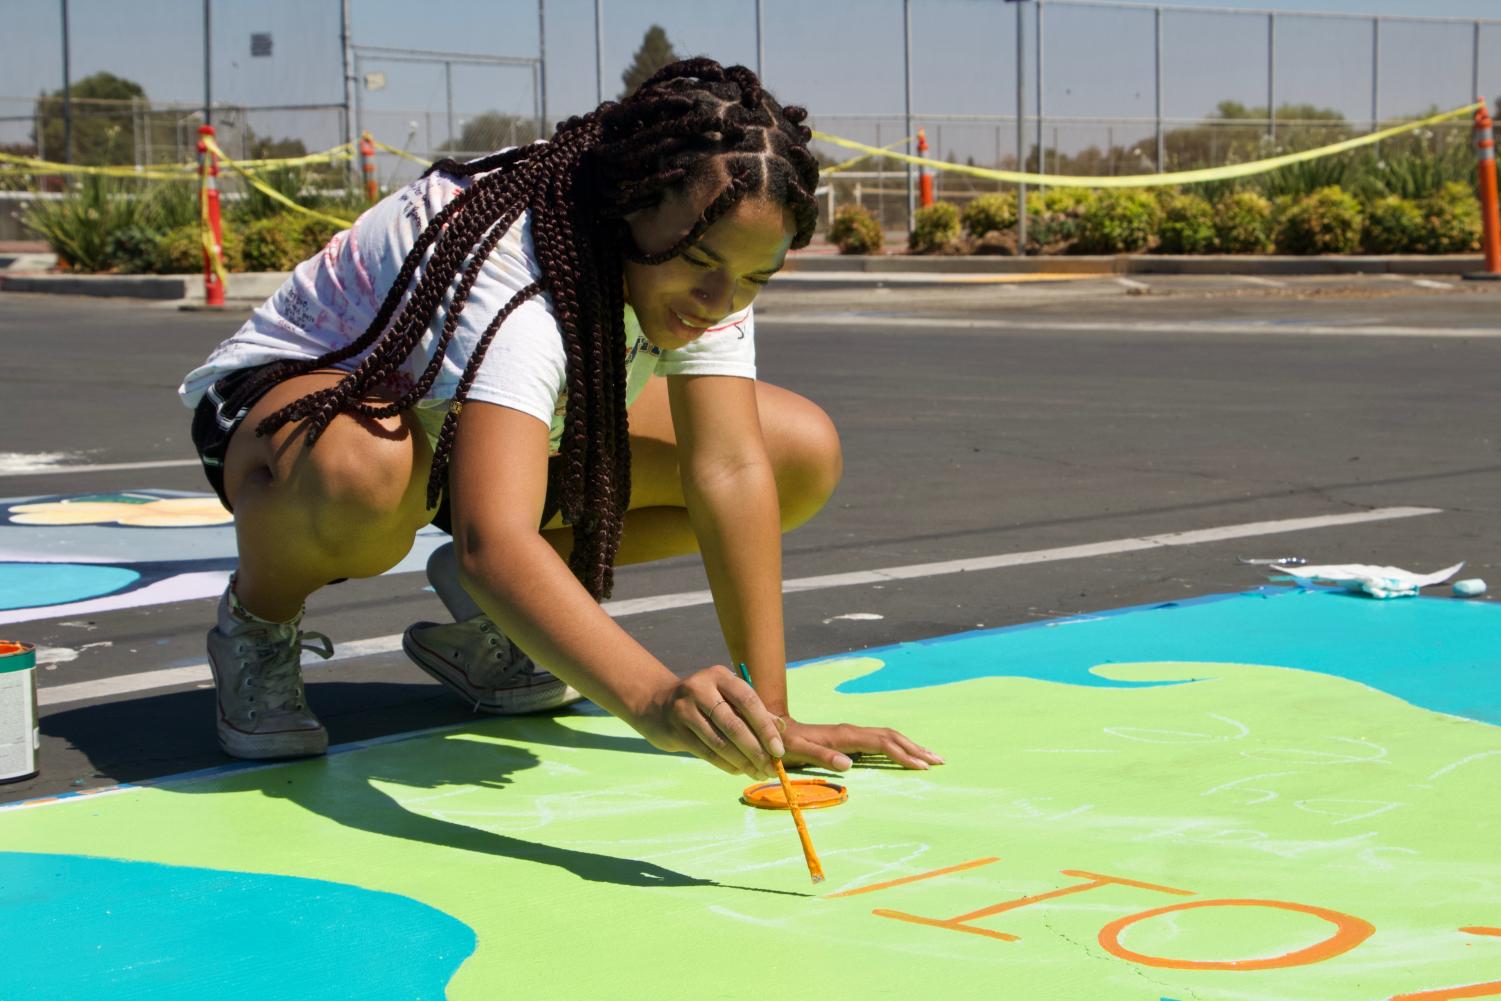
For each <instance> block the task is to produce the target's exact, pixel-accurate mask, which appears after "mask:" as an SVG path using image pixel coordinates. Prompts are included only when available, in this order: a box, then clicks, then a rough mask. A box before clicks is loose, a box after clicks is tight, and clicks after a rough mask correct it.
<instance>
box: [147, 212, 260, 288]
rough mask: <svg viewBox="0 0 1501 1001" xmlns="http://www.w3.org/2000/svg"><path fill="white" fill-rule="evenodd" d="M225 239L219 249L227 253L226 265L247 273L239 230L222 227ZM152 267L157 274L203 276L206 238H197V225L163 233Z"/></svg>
mask: <svg viewBox="0 0 1501 1001" xmlns="http://www.w3.org/2000/svg"><path fill="white" fill-rule="evenodd" d="M223 233H224V238H223V241H222V242H221V244H220V246H221V248H222V249H223V251H224V266H225V268H227V269H228V270H230V271H243V270H245V261H244V257H243V256H242V254H241V246H240V231H239V230H238V229H237V228H234V227H231V226H227V225H226V226H225V227H223ZM152 265H153V267H154V269H155V271H156V272H157V273H158V274H164V275H186V274H202V273H203V239H202V237H200V236H199V235H198V224H197V223H196V222H194V223H189V224H188V225H186V226H178V227H176V228H175V229H170V230H168V231H167V232H166V233H163V234H162V236H161V238H160V239H158V240H157V241H156V253H155V254H154V255H153V260H152Z"/></svg>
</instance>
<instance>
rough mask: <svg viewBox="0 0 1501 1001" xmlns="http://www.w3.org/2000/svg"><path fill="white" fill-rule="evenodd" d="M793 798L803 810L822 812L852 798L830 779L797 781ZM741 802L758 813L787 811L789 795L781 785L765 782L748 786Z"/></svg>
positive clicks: (793, 785) (846, 790)
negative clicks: (760, 811)
mask: <svg viewBox="0 0 1501 1001" xmlns="http://www.w3.org/2000/svg"><path fill="white" fill-rule="evenodd" d="M790 784H791V786H792V795H794V796H796V797H797V805H798V807H799V808H800V809H803V810H821V809H823V808H824V807H826V806H838V805H839V804H840V803H843V802H844V801H845V800H847V799H849V798H850V793H849V790H848V789H846V788H845V787H844V786H842V785H836V784H835V783H833V782H830V781H828V780H826V779H793V780H792V781H791V783H790ZM740 802H742V803H744V804H745V805H746V806H753V807H755V808H756V809H758V810H786V809H788V805H787V794H786V793H785V792H783V791H782V783H781V782H761V783H758V784H756V785H753V786H747V787H746V788H745V791H744V792H742V793H741V794H740Z"/></svg>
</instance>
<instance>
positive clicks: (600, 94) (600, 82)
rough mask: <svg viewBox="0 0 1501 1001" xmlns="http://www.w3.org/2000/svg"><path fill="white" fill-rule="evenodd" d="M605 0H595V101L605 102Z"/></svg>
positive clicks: (598, 102) (597, 102)
mask: <svg viewBox="0 0 1501 1001" xmlns="http://www.w3.org/2000/svg"><path fill="white" fill-rule="evenodd" d="M604 7H605V0H594V102H595V103H596V104H603V103H605V27H604V20H605V9H604Z"/></svg>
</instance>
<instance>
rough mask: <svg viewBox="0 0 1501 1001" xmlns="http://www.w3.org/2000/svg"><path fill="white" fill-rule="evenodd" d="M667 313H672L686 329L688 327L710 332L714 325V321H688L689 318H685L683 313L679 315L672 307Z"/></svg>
mask: <svg viewBox="0 0 1501 1001" xmlns="http://www.w3.org/2000/svg"><path fill="white" fill-rule="evenodd" d="M667 311H668V312H669V313H671V314H672V315H673V317H674V318H675V319H676V320H677V321H678V322H679V323H681V324H682V325H683V326H685V327H688V328H689V329H690V330H708V329H709V328H710V327H711V326H713V325H714V321H713V320H690V319H688V317H686V316H684V315H683V314H682V313H679V312H678V311H677V310H675V309H673V308H672V307H670V306H669V307H668V309H667Z"/></svg>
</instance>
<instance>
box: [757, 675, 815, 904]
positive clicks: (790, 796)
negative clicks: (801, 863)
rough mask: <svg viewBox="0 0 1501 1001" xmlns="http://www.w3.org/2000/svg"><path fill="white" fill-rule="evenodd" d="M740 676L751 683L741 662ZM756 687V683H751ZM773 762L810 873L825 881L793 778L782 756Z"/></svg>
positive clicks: (772, 760) (773, 759)
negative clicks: (788, 775)
mask: <svg viewBox="0 0 1501 1001" xmlns="http://www.w3.org/2000/svg"><path fill="white" fill-rule="evenodd" d="M739 667H740V677H742V678H744V679H745V683H746V684H747V685H751V678H750V672H749V671H747V670H746V669H745V665H744V664H741V665H739ZM751 687H752V688H754V687H755V686H754V685H751ZM771 763H772V764H773V765H775V766H776V769H777V779H778V780H779V781H780V782H781V783H782V795H784V796H786V797H787V808H788V809H790V810H791V811H792V823H793V824H794V825H796V826H797V837H798V840H799V841H801V842H802V843H803V858H804V859H805V860H806V861H807V863H808V875H809V876H812V877H813V882H815V883H822V882H823V864H822V863H821V862H819V861H818V852H816V851H814V850H813V839H812V838H810V837H808V825H806V824H804V823H803V811H802V810H801V809H800V808H799V807H798V805H797V795H796V794H795V793H794V792H793V791H792V780H791V779H789V778H787V769H785V768H783V767H782V759H781V758H772V759H771Z"/></svg>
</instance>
